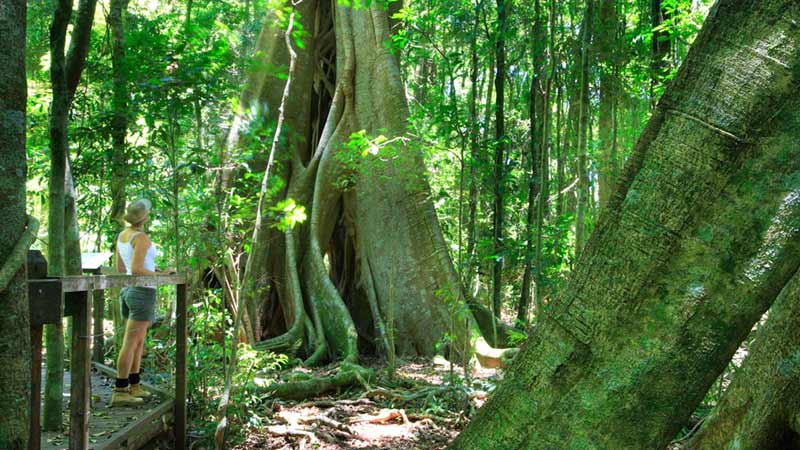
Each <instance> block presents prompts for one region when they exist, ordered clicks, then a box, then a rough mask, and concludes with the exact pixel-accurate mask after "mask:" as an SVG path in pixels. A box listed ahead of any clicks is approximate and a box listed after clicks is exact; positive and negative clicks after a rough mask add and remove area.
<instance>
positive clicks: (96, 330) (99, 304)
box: [92, 290, 106, 364]
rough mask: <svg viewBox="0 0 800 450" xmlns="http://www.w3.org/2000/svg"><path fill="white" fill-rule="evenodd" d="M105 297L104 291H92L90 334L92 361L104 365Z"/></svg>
mask: <svg viewBox="0 0 800 450" xmlns="http://www.w3.org/2000/svg"><path fill="white" fill-rule="evenodd" d="M105 310H106V296H105V291H103V290H99V291H94V301H93V305H92V330H93V331H92V333H93V334H94V345H92V361H94V362H96V363H100V364H105V345H106V343H105V337H104V336H103V320H104V319H105V316H104V314H105Z"/></svg>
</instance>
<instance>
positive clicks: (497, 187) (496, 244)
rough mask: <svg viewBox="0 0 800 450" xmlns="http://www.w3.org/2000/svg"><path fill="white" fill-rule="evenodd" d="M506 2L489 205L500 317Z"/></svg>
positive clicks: (500, 8)
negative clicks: (492, 186) (491, 207)
mask: <svg viewBox="0 0 800 450" xmlns="http://www.w3.org/2000/svg"><path fill="white" fill-rule="evenodd" d="M505 34H506V5H505V0H497V37H496V39H497V42H496V45H497V48H496V53H497V54H496V57H497V74H496V75H495V78H494V82H495V89H496V90H497V107H496V109H495V133H494V139H495V142H494V145H495V147H494V206H493V209H492V216H493V222H494V223H493V224H492V230H493V231H492V232H493V250H494V262H493V264H492V311H493V312H494V314H495V316H497V317H500V313H501V310H502V308H503V296H502V294H503V259H504V253H505V251H504V248H505V246H504V244H503V225H504V224H503V222H504V216H505V202H504V201H503V197H504V194H505V192H504V191H505V176H506V171H505V139H506V136H505V135H506V130H505V98H504V97H505V95H504V92H505V79H506V76H505V74H506V62H505V61H506V49H505V42H506V37H505Z"/></svg>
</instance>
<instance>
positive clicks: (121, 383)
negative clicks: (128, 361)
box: [114, 378, 128, 389]
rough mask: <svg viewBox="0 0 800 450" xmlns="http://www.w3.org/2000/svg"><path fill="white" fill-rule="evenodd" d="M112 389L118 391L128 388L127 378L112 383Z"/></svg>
mask: <svg viewBox="0 0 800 450" xmlns="http://www.w3.org/2000/svg"><path fill="white" fill-rule="evenodd" d="M114 387H116V388H118V389H124V388H126V387H128V379H127V378H117V381H116V382H115V383H114Z"/></svg>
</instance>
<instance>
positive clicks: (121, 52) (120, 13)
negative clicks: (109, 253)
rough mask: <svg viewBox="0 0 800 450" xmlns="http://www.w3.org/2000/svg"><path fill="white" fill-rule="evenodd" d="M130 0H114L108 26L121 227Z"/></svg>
mask: <svg viewBox="0 0 800 450" xmlns="http://www.w3.org/2000/svg"><path fill="white" fill-rule="evenodd" d="M127 9H128V0H111V4H110V6H109V13H108V26H109V28H110V29H111V43H112V45H111V70H112V85H113V96H112V99H111V107H112V110H113V113H112V116H111V141H112V147H111V148H112V150H111V215H110V217H111V220H112V221H113V222H114V224H115V225H116V227H117V228H118V229H121V228H122V227H123V226H124V225H125V222H124V220H123V219H122V216H123V215H124V214H125V178H126V174H127V167H128V163H127V156H126V151H125V137H126V136H127V132H128V87H127V83H128V80H127V69H126V67H125V13H126V11H127Z"/></svg>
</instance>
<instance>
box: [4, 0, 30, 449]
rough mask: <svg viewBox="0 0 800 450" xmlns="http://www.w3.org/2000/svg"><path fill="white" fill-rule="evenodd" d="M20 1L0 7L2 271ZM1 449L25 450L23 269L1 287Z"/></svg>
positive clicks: (16, 111)
mask: <svg viewBox="0 0 800 450" xmlns="http://www.w3.org/2000/svg"><path fill="white" fill-rule="evenodd" d="M25 17H26V2H25V1H24V0H9V1H4V2H3V6H1V7H0V41H2V42H3V43H4V44H3V47H2V50H0V67H2V70H0V92H2V93H3V95H0V111H2V113H1V114H0V142H2V143H3V144H2V145H3V150H2V151H0V198H3V202H2V203H0V216H2V217H3V220H2V221H0V261H2V263H0V266H2V265H3V264H5V263H6V262H8V259H9V258H10V256H11V254H12V251H13V249H14V247H15V245H16V244H17V242H18V241H19V240H20V239H21V238H22V236H23V233H24V232H25V223H26V213H25V185H26V181H27V163H26V149H25V132H26V127H25V109H26V103H27V100H26V98H27V86H26V84H27V83H26V75H25ZM0 305H4V306H3V308H4V312H3V314H0V330H3V332H2V334H0V361H3V370H2V371H0V448H3V449H8V450H24V449H27V446H28V423H29V412H30V386H31V362H30V361H31V360H30V356H29V355H30V341H31V339H30V315H29V311H28V287H27V284H26V282H25V269H24V266H21V267H20V268H19V270H17V271H16V274H15V275H14V276H13V277H12V279H11V281H10V282H9V283H8V286H0Z"/></svg>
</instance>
